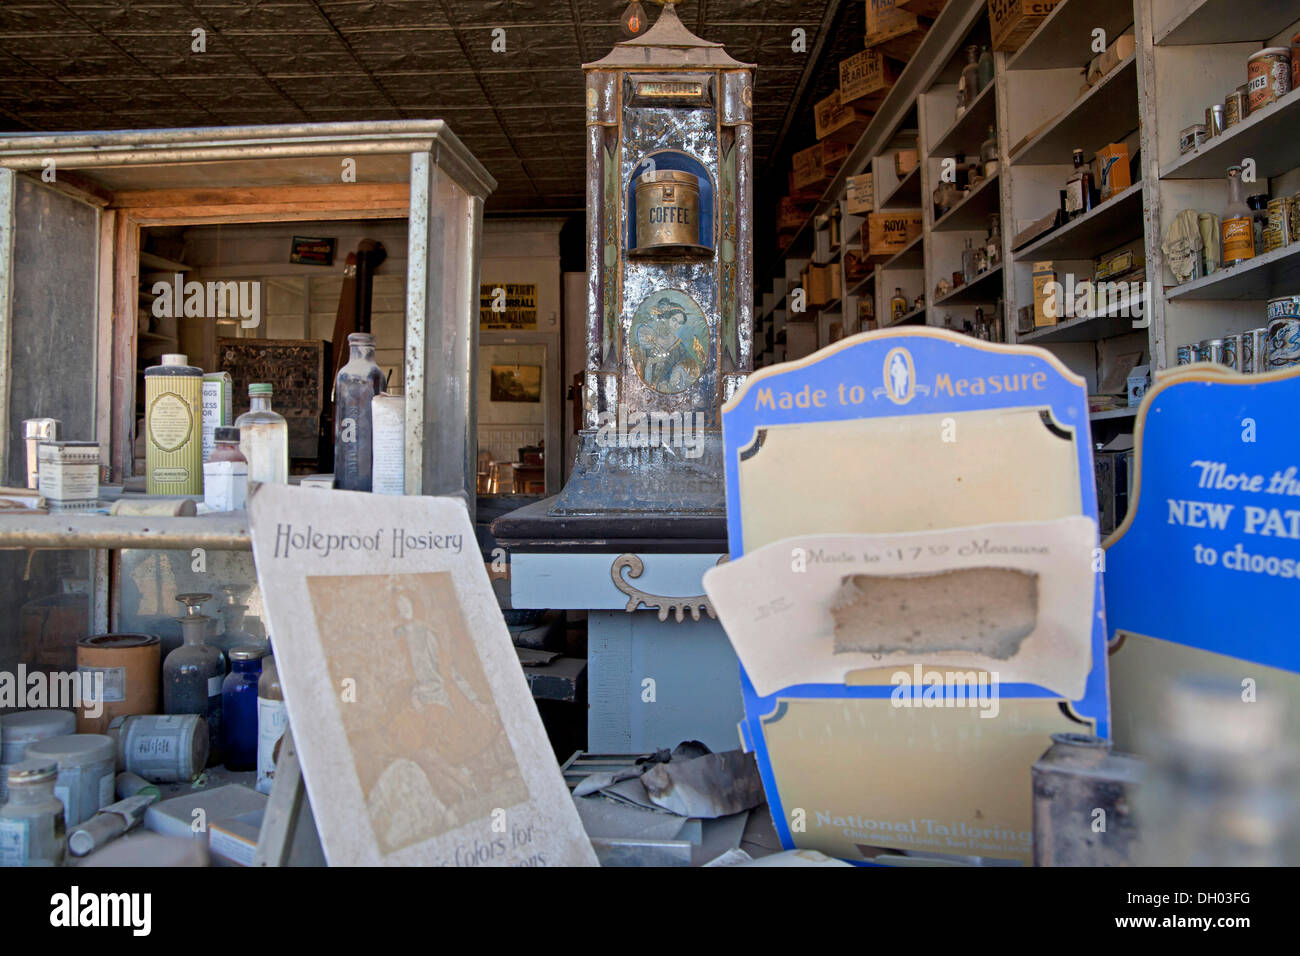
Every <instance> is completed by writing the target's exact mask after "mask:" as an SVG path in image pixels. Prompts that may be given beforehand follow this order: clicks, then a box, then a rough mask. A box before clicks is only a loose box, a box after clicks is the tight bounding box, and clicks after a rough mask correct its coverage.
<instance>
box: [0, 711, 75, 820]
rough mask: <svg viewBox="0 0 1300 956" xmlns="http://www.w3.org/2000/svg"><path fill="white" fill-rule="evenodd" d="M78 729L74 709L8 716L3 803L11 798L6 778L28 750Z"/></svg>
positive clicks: (1, 766) (1, 773)
mask: <svg viewBox="0 0 1300 956" xmlns="http://www.w3.org/2000/svg"><path fill="white" fill-rule="evenodd" d="M76 727H77V718H76V716H75V715H74V714H73V713H72V711H70V710H24V711H19V712H18V713H16V714H5V718H4V723H3V724H0V740H2V741H3V746H2V747H0V803H4V802H5V801H6V800H8V799H9V794H8V791H7V790H5V779H6V777H7V774H8V772H9V768H10V767H11V766H12V765H13V764H16V763H19V762H21V761H22V760H23V758H24V755H25V754H26V753H27V748H28V746H30V745H31V744H34V743H36V741H38V740H44V739H46V738H47V737H62V736H63V735H64V734H70V733H72V732H73V731H74V730H75V729H76Z"/></svg>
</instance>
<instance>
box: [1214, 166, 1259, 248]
mask: <svg viewBox="0 0 1300 956" xmlns="http://www.w3.org/2000/svg"><path fill="white" fill-rule="evenodd" d="M1219 235H1220V239H1221V240H1222V241H1221V243H1220V245H1221V246H1222V250H1223V259H1222V261H1223V265H1225V266H1230V265H1232V264H1233V263H1237V262H1244V261H1245V260H1247V259H1253V258H1255V215H1254V213H1253V212H1251V209H1250V206H1248V205H1246V200H1245V197H1244V196H1243V194H1242V188H1241V167H1240V166H1229V167H1228V208H1227V209H1226V210H1225V211H1224V213H1223V218H1222V219H1220V220H1219Z"/></svg>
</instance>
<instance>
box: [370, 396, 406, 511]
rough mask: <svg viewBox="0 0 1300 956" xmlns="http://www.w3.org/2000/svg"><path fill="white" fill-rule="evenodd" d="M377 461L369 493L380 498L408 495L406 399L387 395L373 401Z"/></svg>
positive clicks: (372, 471) (374, 454)
mask: <svg viewBox="0 0 1300 956" xmlns="http://www.w3.org/2000/svg"><path fill="white" fill-rule="evenodd" d="M370 421H371V425H372V429H373V437H372V439H371V447H372V454H373V456H374V462H373V464H372V466H371V469H370V481H371V487H370V490H371V491H373V492H374V493H375V494H377V495H402V494H405V493H406V396H404V395H389V394H388V393H387V392H385V393H384V394H382V395H376V396H375V397H374V398H372V399H371V400H370Z"/></svg>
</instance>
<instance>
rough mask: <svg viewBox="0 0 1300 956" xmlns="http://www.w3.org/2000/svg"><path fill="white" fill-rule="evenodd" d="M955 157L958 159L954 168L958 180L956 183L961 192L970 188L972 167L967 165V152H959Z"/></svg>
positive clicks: (958, 190)
mask: <svg viewBox="0 0 1300 956" xmlns="http://www.w3.org/2000/svg"><path fill="white" fill-rule="evenodd" d="M954 158H955V159H956V161H957V162H956V164H955V168H954V170H953V172H954V174H955V177H956V180H957V182H956V183H955V185H956V187H957V192H958V193H959V194H960V193H964V192H965V191H966V190H967V189H969V188H970V167H969V166H967V165H966V154H965V153H958V154H957V155H956V156H955V157H954ZM958 198H960V197H958Z"/></svg>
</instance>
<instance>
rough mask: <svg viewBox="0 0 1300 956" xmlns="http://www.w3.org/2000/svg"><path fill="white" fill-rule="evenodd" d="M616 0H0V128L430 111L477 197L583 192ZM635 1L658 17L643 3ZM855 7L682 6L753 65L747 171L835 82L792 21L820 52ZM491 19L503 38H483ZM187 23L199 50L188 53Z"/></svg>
mask: <svg viewBox="0 0 1300 956" xmlns="http://www.w3.org/2000/svg"><path fill="white" fill-rule="evenodd" d="M841 7H842V8H843V9H842V10H841ZM625 8H626V2H624V0H476V2H470V0H343V2H328V0H215V2H208V0H26V2H24V0H0V125H3V126H4V128H5V129H8V130H41V131H59V130H90V129H122V128H161V127H177V126H216V125H237V124H251V123H300V122H329V121H345V120H349V121H350V120H379V119H420V118H424V119H435V118H436V119H443V120H446V121H447V123H448V124H449V125H450V126H451V128H452V130H453V131H454V132H455V133H456V134H457V135H458V136H459V137H460V138H461V139H462V140H463V141H464V142H465V143H466V145H467V146H469V148H470V149H471V150H472V151H473V152H474V154H475V155H476V156H477V157H478V158H479V159H480V161H482V163H483V164H484V165H485V166H486V167H487V168H488V170H489V171H490V172H491V173H492V175H493V176H495V177H496V179H497V181H498V183H499V187H498V190H497V192H496V193H495V194H494V195H493V196H492V198H491V200H490V201H489V205H488V208H489V210H491V209H498V210H506V209H511V210H513V209H546V208H564V207H570V208H572V207H581V206H582V204H583V202H584V189H583V178H582V177H583V140H584V136H583V122H584V120H583V107H584V93H583V77H582V71H581V65H582V64H583V63H584V62H589V61H592V60H596V59H599V58H600V57H602V56H604V55H605V54H606V53H607V52H608V51H609V50H610V48H611V47H612V46H613V45H614V44H615V43H617V42H618V41H619V40H621V39H623V36H622V33H621V32H620V30H619V25H618V23H619V18H620V16H621V15H622V13H623V11H624V9H625ZM645 8H646V10H647V11H648V12H649V15H650V17H651V18H652V19H653V18H654V17H656V16H658V13H659V7H658V6H657V5H656V4H653V3H650V2H647V3H645ZM862 8H863V3H862V0H831V2H829V3H828V2H825V0H821V2H818V0H685V2H683V3H681V4H680V5H679V7H678V13H679V16H680V17H681V19H682V22H683V23H685V24H686V26H687V27H688V28H690V29H691V30H692V31H694V32H695V33H697V34H699V35H700V36H702V37H704V38H705V39H708V40H714V41H718V42H721V43H724V44H725V45H726V47H727V50H728V52H729V53H731V54H732V55H733V56H735V57H736V58H737V59H739V60H742V61H745V62H750V63H757V64H758V76H757V84H756V87H755V93H754V132H755V152H756V159H757V167H758V170H759V172H760V175H761V173H762V171H763V170H764V169H765V168H769V167H770V166H771V164H772V162H773V161H774V159H775V158H776V157H777V154H784V153H788V151H789V149H791V148H800V147H802V146H804V145H807V144H808V143H810V142H811V141H812V133H811V129H810V123H811V116H810V113H811V109H810V103H811V100H812V98H813V97H814V96H815V95H824V94H825V91H826V90H827V89H829V88H830V87H833V86H834V79H833V73H834V71H833V69H825V68H824V69H821V70H819V71H813V70H807V72H808V75H809V76H810V77H814V76H815V79H813V80H811V81H808V82H804V78H805V70H806V69H807V68H808V65H809V64H808V59H809V54H806V53H796V52H794V51H792V50H791V42H792V33H791V31H792V30H794V29H795V28H803V29H804V30H805V31H806V34H807V35H806V44H807V49H808V51H810V52H811V51H814V50H816V49H818V44H817V42H816V41H817V38H818V33H819V31H820V30H821V29H822V24H823V20H824V19H830V20H832V21H833V26H831V27H830V28H828V29H827V31H826V32H827V33H828V34H830V35H829V36H828V37H826V38H825V42H824V48H823V50H822V52H823V56H822V58H821V59H822V60H823V61H824V62H825V63H827V64H833V62H834V59H835V58H838V57H840V56H847V55H849V54H850V53H852V52H855V51H856V50H859V49H861V48H862V29H863V19H864V14H863V12H862ZM828 9H829V10H830V11H831V12H832V13H834V12H835V11H836V10H840V13H839V15H838V17H831V18H827V12H828ZM496 28H503V29H504V30H505V35H504V39H505V47H506V49H505V52H494V51H493V40H494V33H493V31H494V30H495V29H496ZM200 29H201V30H203V31H204V43H205V45H206V49H205V51H204V52H195V51H194V50H193V48H192V47H193V45H194V42H195V40H194V35H193V31H194V30H200ZM496 36H497V37H498V38H499V37H500V34H496ZM798 94H803V95H802V96H800V95H798ZM787 128H788V129H789V133H788V135H787V136H785V137H784V140H783V137H782V133H783V130H786V129H787ZM782 158H784V157H782ZM783 175H784V174H783V173H782V177H783Z"/></svg>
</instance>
